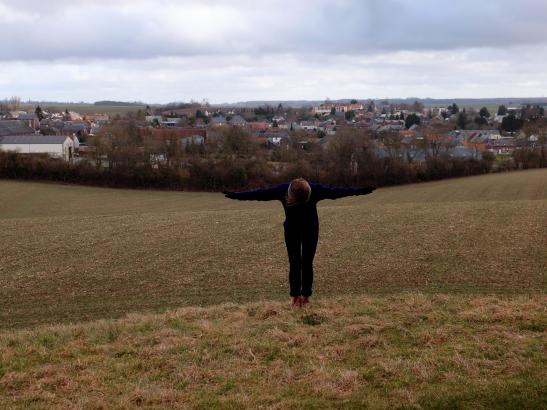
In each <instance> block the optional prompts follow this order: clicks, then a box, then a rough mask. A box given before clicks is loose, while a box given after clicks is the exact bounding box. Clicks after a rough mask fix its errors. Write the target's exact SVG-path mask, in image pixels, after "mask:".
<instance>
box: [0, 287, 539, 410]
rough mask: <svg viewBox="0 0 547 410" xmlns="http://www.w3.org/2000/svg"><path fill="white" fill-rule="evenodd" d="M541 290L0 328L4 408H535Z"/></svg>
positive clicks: (272, 305)
mask: <svg viewBox="0 0 547 410" xmlns="http://www.w3.org/2000/svg"><path fill="white" fill-rule="evenodd" d="M546 303H547V298H546V297H545V296H539V295H537V296H500V297H485V296H448V295H425V294H420V293H403V294H398V295H391V296H384V297H364V296H361V297H355V298H351V299H350V298H333V299H320V300H319V301H318V302H317V304H315V305H313V306H312V307H310V308H306V309H293V308H291V307H289V306H288V304H287V303H278V302H268V303H252V304H245V305H236V304H224V305H219V306H214V307H207V308H198V307H188V308H181V309H179V310H176V311H172V312H167V313H164V314H160V315H137V314H132V315H129V316H127V317H126V318H124V319H119V320H101V321H97V322H91V323H86V324H79V325H58V326H49V327H39V328H36V329H34V330H16V331H4V332H2V333H0V350H1V351H2V357H1V361H0V408H46V407H47V408H109V409H110V408H132V407H141V406H142V407H146V408H181V407H182V408H203V409H212V408H226V409H237V408H268V409H291V408H306V409H307V408H406V409H411V408H414V409H418V408H423V409H429V408H432V409H433V408H436V409H446V408H452V409H455V408H470V409H471V408H472V409H486V408H488V409H491V408H500V409H517V408H518V409H540V408H545V407H546V406H547V370H546V369H547V360H546V354H545V343H546V341H547V339H546V327H547V319H546V315H545V306H546Z"/></svg>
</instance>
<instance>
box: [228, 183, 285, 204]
mask: <svg viewBox="0 0 547 410" xmlns="http://www.w3.org/2000/svg"><path fill="white" fill-rule="evenodd" d="M288 187H289V185H288V184H281V185H277V186H274V187H271V188H264V189H253V190H252V191H245V192H231V191H223V192H222V193H223V194H224V195H225V196H226V198H230V199H238V200H240V201H275V200H281V199H283V197H284V196H285V195H286V194H287V189H288Z"/></svg>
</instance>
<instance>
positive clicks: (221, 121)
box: [209, 115, 228, 127]
mask: <svg viewBox="0 0 547 410" xmlns="http://www.w3.org/2000/svg"><path fill="white" fill-rule="evenodd" d="M209 124H210V125H211V126H212V127H218V126H222V125H227V124H228V121H226V117H224V116H222V115H218V116H216V117H211V122H210V123H209Z"/></svg>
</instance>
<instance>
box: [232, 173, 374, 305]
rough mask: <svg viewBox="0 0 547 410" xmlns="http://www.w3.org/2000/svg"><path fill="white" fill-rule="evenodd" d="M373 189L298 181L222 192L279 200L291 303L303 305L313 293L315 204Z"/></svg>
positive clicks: (243, 197) (234, 196) (241, 197)
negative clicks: (281, 208) (282, 219)
mask: <svg viewBox="0 0 547 410" xmlns="http://www.w3.org/2000/svg"><path fill="white" fill-rule="evenodd" d="M374 189H375V188H373V187H367V188H333V187H328V186H324V185H321V184H313V183H312V184H309V183H308V182H307V181H306V180H305V179H302V178H297V179H295V180H293V181H291V183H290V184H281V185H277V186H275V187H271V188H267V189H257V190H253V191H247V192H238V193H236V192H224V193H225V194H226V197H227V198H230V199H239V200H256V201H272V200H279V201H281V203H282V204H283V208H284V210H285V222H284V224H283V225H284V228H285V244H286V246H287V252H288V256H289V266H290V269H289V284H290V289H291V292H290V293H291V297H292V298H293V304H298V305H300V306H301V305H302V304H306V303H308V298H309V297H310V296H311V294H312V283H313V259H314V257H315V251H316V248H317V241H318V238H319V217H318V214H317V203H318V202H319V201H321V200H323V199H337V198H342V197H345V196H350V195H366V194H369V193H371V192H373V191H374Z"/></svg>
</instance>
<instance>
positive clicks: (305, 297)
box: [300, 296, 310, 306]
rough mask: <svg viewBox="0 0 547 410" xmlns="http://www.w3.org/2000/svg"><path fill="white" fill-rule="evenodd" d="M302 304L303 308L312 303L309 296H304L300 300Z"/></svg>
mask: <svg viewBox="0 0 547 410" xmlns="http://www.w3.org/2000/svg"><path fill="white" fill-rule="evenodd" d="M300 303H301V306H306V305H307V304H309V303H310V298H309V297H308V296H302V297H301V298H300Z"/></svg>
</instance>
